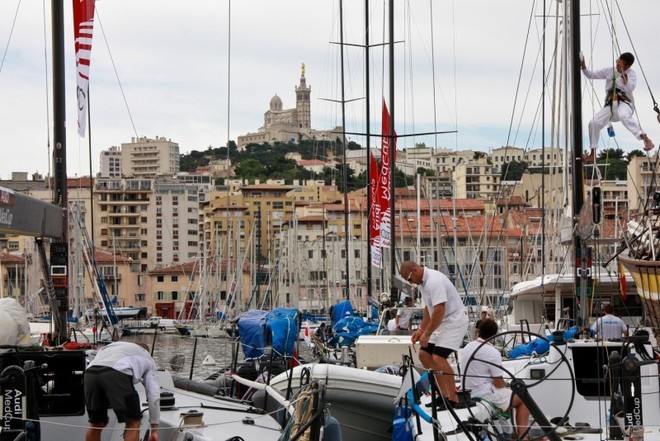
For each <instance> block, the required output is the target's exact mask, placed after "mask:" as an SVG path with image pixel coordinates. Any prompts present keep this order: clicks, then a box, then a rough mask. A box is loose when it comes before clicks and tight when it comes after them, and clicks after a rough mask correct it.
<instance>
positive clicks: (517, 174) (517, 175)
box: [501, 160, 527, 181]
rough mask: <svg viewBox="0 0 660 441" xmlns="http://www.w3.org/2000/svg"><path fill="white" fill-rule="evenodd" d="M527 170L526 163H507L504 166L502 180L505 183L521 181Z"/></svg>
mask: <svg viewBox="0 0 660 441" xmlns="http://www.w3.org/2000/svg"><path fill="white" fill-rule="evenodd" d="M525 170H527V163H526V162H525V161H520V162H518V161H515V160H514V161H511V162H505V163H504V164H502V175H501V179H502V180H503V181H519V180H520V179H521V178H522V175H523V173H524V172H525Z"/></svg>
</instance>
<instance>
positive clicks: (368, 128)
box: [364, 0, 374, 317]
mask: <svg viewBox="0 0 660 441" xmlns="http://www.w3.org/2000/svg"><path fill="white" fill-rule="evenodd" d="M369 49H370V48H369V0H364V72H365V73H364V89H365V92H364V95H365V96H366V98H367V99H366V101H365V113H366V118H365V119H366V127H365V129H366V141H367V164H368V165H367V213H368V216H367V219H369V222H368V224H369V226H368V227H367V259H369V260H368V261H367V262H369V264H368V265H367V299H368V300H370V299H371V295H372V292H371V289H372V287H371V216H373V210H372V205H373V203H374V201H373V200H371V122H370V118H371V105H370V100H369V93H370V85H371V83H370V81H369V75H370V72H369V71H370V51H369ZM368 300H367V317H371V308H370V307H369V301H368Z"/></svg>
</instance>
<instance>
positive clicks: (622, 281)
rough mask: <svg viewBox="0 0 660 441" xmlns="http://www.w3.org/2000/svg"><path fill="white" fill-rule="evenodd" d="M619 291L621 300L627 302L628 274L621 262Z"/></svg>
mask: <svg viewBox="0 0 660 441" xmlns="http://www.w3.org/2000/svg"><path fill="white" fill-rule="evenodd" d="M619 289H621V298H622V299H623V300H626V299H627V298H628V293H627V292H626V273H625V268H624V267H623V264H622V263H621V261H619Z"/></svg>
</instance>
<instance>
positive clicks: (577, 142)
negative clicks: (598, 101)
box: [569, 0, 589, 326]
mask: <svg viewBox="0 0 660 441" xmlns="http://www.w3.org/2000/svg"><path fill="white" fill-rule="evenodd" d="M569 26H570V30H571V33H570V38H571V48H570V49H571V52H570V60H571V62H570V65H569V69H570V73H571V101H572V111H573V113H572V115H571V126H572V127H573V131H572V136H573V140H572V141H573V161H572V168H573V225H574V226H575V224H576V223H577V216H578V214H579V213H580V210H582V205H583V204H584V196H583V191H584V180H583V177H582V76H581V75H582V73H581V71H580V61H579V60H580V1H579V0H570V16H569ZM573 230H574V231H577V229H575V228H574V229H573ZM573 249H574V256H575V286H576V288H578V287H579V294H580V297H579V298H580V320H581V321H580V323H578V324H579V325H580V326H584V325H585V324H586V322H587V278H588V271H589V268H588V266H589V265H588V262H587V259H588V255H587V253H588V249H587V244H586V241H585V239H584V238H581V237H580V236H579V235H578V234H577V232H576V233H574V236H573ZM576 291H577V290H576ZM574 315H575V311H574Z"/></svg>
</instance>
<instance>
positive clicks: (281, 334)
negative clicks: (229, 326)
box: [238, 308, 299, 359]
mask: <svg viewBox="0 0 660 441" xmlns="http://www.w3.org/2000/svg"><path fill="white" fill-rule="evenodd" d="M298 326H299V325H298V310H297V309H284V308H276V309H273V310H272V311H262V310H260V309H251V310H249V311H247V312H245V313H243V314H242V315H241V317H240V318H239V319H238V335H239V336H240V337H241V344H242V347H243V354H245V358H246V359H251V358H259V357H261V356H262V355H264V347H265V346H266V345H271V344H272V346H273V350H274V351H275V352H276V353H277V354H279V355H289V356H290V355H293V350H294V347H295V343H296V339H297V337H298Z"/></svg>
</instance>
